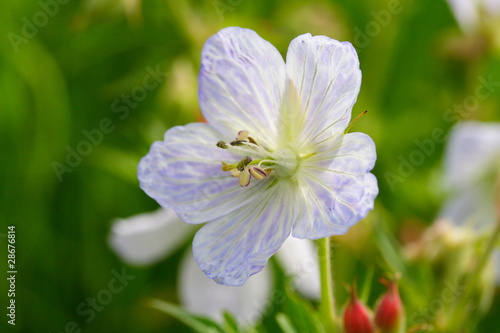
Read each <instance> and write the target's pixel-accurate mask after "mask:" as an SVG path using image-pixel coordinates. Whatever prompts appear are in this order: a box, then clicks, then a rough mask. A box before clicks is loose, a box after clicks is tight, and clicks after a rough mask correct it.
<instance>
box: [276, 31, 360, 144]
mask: <svg viewBox="0 0 500 333" xmlns="http://www.w3.org/2000/svg"><path fill="white" fill-rule="evenodd" d="M286 69H287V75H288V77H289V78H290V79H291V80H292V82H293V85H294V86H295V88H296V89H297V92H298V97H299V100H300V103H301V106H302V108H301V111H300V112H301V114H300V115H298V117H299V120H298V122H299V123H300V124H301V125H302V129H301V133H300V134H299V133H297V135H298V136H299V138H298V139H299V140H300V141H299V142H301V145H303V146H307V145H310V144H312V143H314V144H316V146H318V145H319V146H328V145H329V144H330V142H328V141H329V140H330V139H331V138H332V137H333V138H338V136H339V135H341V134H342V133H343V132H344V130H345V128H346V127H347V124H348V123H349V120H350V117H351V109H352V107H353V105H354V103H355V102H356V98H357V96H358V93H359V89H360V85H361V71H360V69H359V61H358V56H357V54H356V51H355V50H354V47H353V46H352V45H351V44H350V43H348V42H338V41H336V40H334V39H331V38H328V37H326V36H315V37H312V36H311V35H310V34H305V35H301V36H298V37H297V38H295V39H294V40H293V41H292V42H291V43H290V46H289V48H288V53H287V56H286Z"/></svg>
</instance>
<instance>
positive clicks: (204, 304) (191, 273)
mask: <svg viewBox="0 0 500 333" xmlns="http://www.w3.org/2000/svg"><path fill="white" fill-rule="evenodd" d="M187 252H188V253H186V254H185V255H184V257H183V258H182V262H181V266H180V270H179V289H178V292H179V298H180V300H181V303H182V305H183V306H184V308H185V309H186V310H188V311H190V312H192V313H194V314H197V315H202V316H207V317H209V318H212V319H214V320H216V321H219V322H222V319H223V317H222V313H223V312H224V311H227V312H230V313H231V314H232V315H233V316H235V317H236V319H237V320H238V323H240V324H244V325H255V324H256V323H258V322H259V320H260V319H261V318H262V316H263V314H264V313H265V311H266V309H267V307H268V306H269V304H270V303H271V301H272V300H271V290H272V286H273V274H272V270H271V269H270V268H267V267H266V268H264V269H263V270H262V272H261V273H259V274H256V275H254V276H252V277H251V278H250V279H249V280H248V281H247V283H246V284H245V285H243V286H241V287H229V286H223V285H220V284H217V283H216V282H215V281H213V280H211V279H209V278H208V277H206V275H205V274H203V272H202V271H200V269H199V268H198V265H197V264H196V262H195V260H194V258H193V255H192V252H191V251H187Z"/></svg>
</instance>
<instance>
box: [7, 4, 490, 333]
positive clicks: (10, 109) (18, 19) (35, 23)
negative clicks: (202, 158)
mask: <svg viewBox="0 0 500 333" xmlns="http://www.w3.org/2000/svg"><path fill="white" fill-rule="evenodd" d="M464 1H465V0H464ZM389 9H391V10H392V12H391V11H389ZM383 10H385V11H386V12H388V13H390V15H389V16H380V11H383ZM43 13H45V14H43ZM234 25H235V26H242V27H248V28H251V29H253V30H255V31H257V33H258V34H260V35H261V36H262V37H263V38H265V39H267V40H269V41H270V42H271V43H273V44H274V45H275V46H276V47H277V48H278V50H279V51H280V52H281V53H282V54H283V55H284V54H285V53H286V50H287V47H288V44H289V42H290V41H291V40H292V39H293V38H295V37H296V36H297V35H299V34H303V33H306V32H310V33H312V34H313V35H327V36H329V37H332V38H335V39H338V40H347V41H351V42H352V43H353V44H354V45H355V47H356V49H357V51H358V53H359V58H360V63H361V70H362V72H363V83H362V87H361V93H360V95H359V98H358V102H357V103H356V105H355V107H354V110H353V114H354V115H356V114H359V113H360V112H362V111H364V110H368V111H369V112H368V114H367V115H366V116H364V117H363V118H362V119H361V120H360V121H359V122H358V123H357V124H356V125H355V127H354V129H353V130H355V131H361V132H365V133H368V134H369V135H370V136H372V138H373V139H374V141H375V143H376V145H377V152H378V160H377V164H376V167H375V170H374V173H375V174H376V176H377V178H378V181H379V186H380V195H379V196H378V199H377V207H376V209H375V212H374V213H373V216H372V217H371V218H368V219H369V220H370V219H371V220H370V221H365V222H363V223H360V225H359V226H357V227H356V228H355V229H353V230H352V231H350V232H349V234H348V235H346V236H343V237H344V240H343V238H342V237H340V238H339V240H338V242H339V243H340V244H341V246H340V247H339V248H338V250H337V251H336V254H335V263H334V265H335V267H336V271H337V273H336V280H337V282H339V283H337V291H338V297H339V299H340V300H341V301H342V300H345V299H346V297H347V292H346V290H345V289H344V287H343V286H342V282H348V283H350V281H352V279H353V277H354V276H359V277H361V278H363V277H364V276H365V275H366V274H367V273H366V272H367V271H368V270H372V272H373V271H374V272H375V273H374V276H375V278H376V277H377V276H381V275H383V274H384V272H385V271H386V270H387V267H388V266H390V265H388V264H387V262H386V259H387V256H384V255H381V253H380V249H379V248H378V246H377V244H376V241H374V240H373V239H374V238H376V237H373V234H374V233H376V232H377V230H378V231H380V230H382V231H383V232H384V233H386V234H387V235H389V236H388V239H390V240H391V241H392V242H393V244H397V246H399V244H404V243H405V242H408V241H409V240H410V239H412V238H415V237H416V236H415V235H418V233H419V232H420V231H421V230H423V229H424V228H425V226H427V225H430V224H431V223H432V222H433V221H434V220H435V217H436V214H437V212H438V211H439V208H440V207H441V205H442V204H443V202H444V200H445V199H446V193H445V191H444V190H443V188H442V186H441V185H442V183H441V179H442V158H443V151H444V147H445V143H444V141H445V140H441V141H440V142H437V141H435V142H434V149H433V151H432V152H431V153H429V154H425V158H424V159H423V161H422V162H421V163H420V162H419V163H418V165H414V170H413V171H411V172H408V174H405V175H401V173H400V171H399V170H398V168H400V166H401V163H402V160H404V159H406V160H408V159H409V155H410V154H411V153H412V152H413V151H415V150H416V149H417V150H418V149H420V148H419V146H418V145H417V144H416V143H415V140H425V139H428V138H431V137H432V133H433V131H435V130H436V129H438V130H442V131H443V133H444V134H443V136H445V135H446V134H447V133H448V131H449V130H450V128H451V127H452V126H453V125H455V124H456V123H457V121H461V120H471V119H475V120H481V121H498V120H500V112H499V111H500V109H499V106H500V89H498V88H496V89H495V90H494V91H492V93H491V94H490V96H489V97H488V98H487V99H485V100H481V101H480V104H479V105H478V106H477V107H474V108H471V109H470V110H469V109H468V110H467V112H462V113H460V112H458V111H456V110H454V109H453V108H454V105H456V104H458V105H460V104H462V103H463V101H464V99H465V98H466V97H467V96H470V95H474V93H475V89H476V87H477V86H478V85H479V84H480V81H479V78H480V77H483V78H486V79H487V78H488V77H492V78H493V81H496V82H498V81H500V52H499V50H500V46H499V45H498V41H495V38H496V39H498V30H496V31H497V32H495V29H493V28H490V29H489V30H488V29H486V30H485V31H479V32H477V33H469V32H466V31H464V30H462V29H460V27H459V25H458V24H457V22H456V20H455V18H454V16H453V14H452V12H451V11H450V8H449V6H448V4H447V3H446V1H444V0H413V1H411V0H400V1H397V0H392V1H382V0H372V1H349V0H323V1H297V0H286V1H285V0H268V1H250V0H220V1H213V0H206V1H203V0H196V1H195V0H190V1H179V0H145V1H140V0H123V1H120V0H88V1H76V0H73V1H71V0H70V1H68V0H64V1H63V0H59V1H57V0H41V1H11V2H4V5H3V9H2V10H1V11H0V36H2V42H1V43H0V47H1V50H0V147H1V148H2V149H1V153H2V155H1V158H0V160H1V163H0V182H1V186H0V193H1V194H0V195H1V196H0V212H1V215H0V218H1V226H0V249H1V250H0V263H1V266H0V267H1V268H2V273H1V274H0V276H4V275H6V273H5V272H4V271H6V269H4V268H5V267H6V265H5V264H6V257H7V252H6V239H7V238H6V234H7V226H8V225H15V226H16V233H17V242H16V251H17V252H16V254H17V270H18V275H17V290H16V305H17V318H16V326H15V327H12V326H11V325H7V323H6V319H5V314H4V313H3V312H2V314H1V317H2V318H3V319H2V320H1V323H0V327H2V329H1V331H5V330H7V331H8V332H10V331H13V332H65V329H66V323H68V322H70V321H74V322H75V323H77V325H78V328H80V329H81V330H82V332H122V333H126V332H147V333H153V332H189V331H190V330H189V329H188V328H187V327H186V326H184V325H183V324H181V323H179V322H178V321H176V320H175V319H173V318H172V317H170V316H168V315H166V314H163V313H160V312H158V311H156V310H153V309H151V308H148V307H146V306H145V305H144V300H145V299H147V298H151V297H156V298H161V299H165V300H168V301H169V302H172V303H177V302H178V296H177V291H176V290H177V285H178V278H177V267H178V265H177V263H178V261H179V258H180V256H181V254H182V252H183V249H180V250H179V251H178V252H177V253H176V254H175V255H173V256H171V257H169V258H168V259H166V260H164V261H162V262H161V263H159V264H156V265H154V266H152V267H147V268H136V267H131V266H127V265H126V264H124V263H123V262H121V261H120V259H119V258H118V257H117V256H116V254H114V253H113V252H112V250H111V249H110V248H109V246H108V234H109V231H110V227H111V223H112V221H113V219H114V218H117V217H127V216H131V215H134V214H138V213H142V212H147V211H152V210H154V209H156V208H157V207H158V205H157V204H156V202H155V201H154V200H152V199H150V198H149V197H148V196H147V195H146V194H145V193H144V192H143V191H142V190H141V189H140V188H139V186H138V181H137V179H136V166H137V164H138V162H139V160H140V158H141V157H142V156H144V155H145V154H146V153H147V151H148V150H149V146H150V145H151V143H152V142H153V141H156V140H161V139H162V137H163V133H164V132H165V131H166V130H167V129H168V128H170V127H171V126H174V125H182V124H186V123H189V122H194V121H200V120H201V119H202V118H201V113H200V110H199V107H198V104H197V95H196V94H197V72H198V69H199V64H200V54H201V48H202V46H203V43H204V42H205V41H206V39H207V38H208V37H209V36H211V35H212V34H214V33H216V32H217V31H218V30H219V29H221V28H223V27H226V26H234ZM495 43H497V44H495ZM152 73H153V74H152ZM148 76H151V77H152V78H154V79H153V80H151V79H149V78H148V79H147V80H148V81H147V82H148V84H149V85H147V86H146V85H145V84H144V80H145V78H147V77H148ZM450 110H451V111H450ZM89 133H90V134H89ZM92 133H94V136H93V138H94V142H93V143H91V144H90V145H88V144H87V145H85V143H82V142H83V141H86V140H87V141H89V138H88V136H89V135H92ZM96 133H100V134H96ZM78 150H81V151H84V152H85V154H86V155H85V156H82V155H81V154H78V156H76V157H75V156H74V155H75V153H74V151H77V152H78ZM72 152H73V153H72ZM391 174H392V175H398V176H399V178H396V179H397V180H394V178H391ZM352 239H354V240H355V242H350V241H349V240H352ZM349 244H351V245H349ZM187 246H189V244H188V243H186V244H185V248H186V247H187ZM123 268H125V269H126V272H127V273H128V274H130V275H133V276H135V279H134V280H133V281H131V282H130V283H129V284H128V285H127V286H126V288H124V290H123V292H121V293H118V294H115V295H113V300H112V301H111V302H110V303H109V304H108V305H106V306H105V307H104V309H103V310H102V311H101V312H97V313H96V315H95V318H94V319H93V320H91V321H90V322H89V323H86V322H85V320H84V319H85V318H86V317H83V316H81V315H79V314H78V313H77V308H78V306H79V305H80V304H81V303H82V302H86V299H87V298H88V297H95V296H96V293H97V292H98V291H99V290H101V289H102V288H105V287H106V285H107V283H108V281H109V280H110V278H111V277H112V271H113V270H116V271H120V272H121V271H122V269H123ZM428 279H429V280H428V281H423V282H422V284H425V283H427V284H432V283H433V281H431V280H432V277H428ZM374 288H375V289H377V288H380V290H383V288H382V287H378V286H374ZM7 289H8V288H7V283H6V279H5V278H1V279H0V290H1V293H0V305H1V306H0V308H2V309H5V307H6V306H7V304H8V303H7V302H8V300H7V297H6V290H7ZM419 292H421V291H420V290H415V293H419ZM494 293H495V294H494V295H493V296H496V298H494V301H493V307H492V309H491V310H490V312H489V314H488V315H486V316H485V317H484V318H483V319H482V320H481V324H480V327H481V331H488V332H500V329H499V328H498V327H499V325H498V321H499V319H498V318H497V317H496V316H495V314H498V312H499V311H500V302H499V300H498V299H499V298H498V290H496V291H494ZM376 295H377V292H374V293H373V295H372V296H371V297H372V298H375V297H376ZM402 295H403V299H404V298H405V297H412V296H411V292H408V291H405V290H403V292H402ZM424 305H425V304H424ZM278 310H279V309H274V310H273V311H278ZM3 311H5V310H3ZM273 320H274V319H273V316H268V317H266V319H265V324H266V325H267V326H268V329H267V331H268V332H274V331H275V330H274V329H276V325H275V324H274V323H273ZM273 327H274V328H273ZM495 329H496V331H495Z"/></svg>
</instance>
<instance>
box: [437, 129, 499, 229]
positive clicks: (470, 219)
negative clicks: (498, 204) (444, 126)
mask: <svg viewBox="0 0 500 333" xmlns="http://www.w3.org/2000/svg"><path fill="white" fill-rule="evenodd" d="M499 173H500V124H498V123H480V122H475V121H467V122H463V123H461V124H458V125H457V126H455V128H454V129H453V130H452V132H451V134H450V138H449V141H448V145H447V148H446V154H445V186H446V188H447V189H448V190H449V191H450V192H451V198H450V200H449V201H448V202H447V203H446V204H445V205H444V207H443V209H442V211H441V213H440V217H442V218H447V219H449V220H451V221H453V223H455V224H456V225H460V226H463V225H466V224H467V225H468V226H471V227H473V228H474V229H476V230H478V231H486V230H487V229H491V228H492V227H493V224H494V223H495V221H496V219H497V217H496V213H495V183H496V179H497V177H498V176H499Z"/></svg>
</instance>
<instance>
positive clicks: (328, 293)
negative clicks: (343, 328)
mask: <svg viewBox="0 0 500 333" xmlns="http://www.w3.org/2000/svg"><path fill="white" fill-rule="evenodd" d="M317 244H318V254H319V256H318V257H319V270H320V279H321V304H320V312H321V314H322V317H323V320H324V321H325V324H326V328H327V331H328V332H339V330H338V327H337V316H336V311H335V298H334V291H333V274H332V263H331V256H330V238H329V237H325V238H322V239H319V240H318V242H317Z"/></svg>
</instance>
